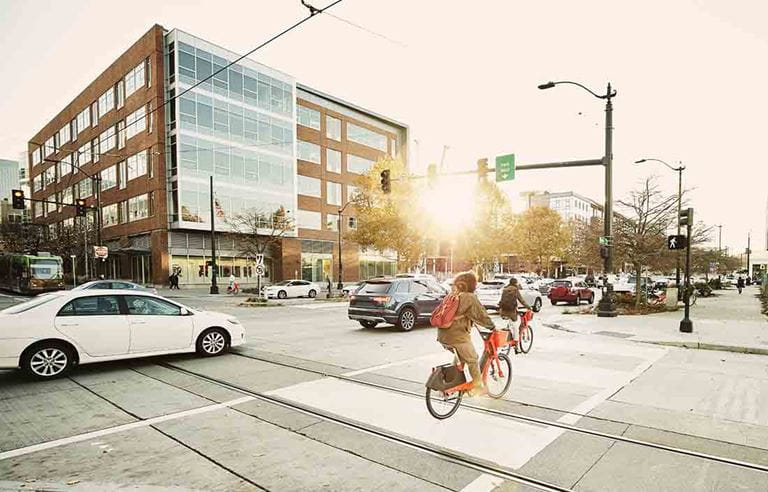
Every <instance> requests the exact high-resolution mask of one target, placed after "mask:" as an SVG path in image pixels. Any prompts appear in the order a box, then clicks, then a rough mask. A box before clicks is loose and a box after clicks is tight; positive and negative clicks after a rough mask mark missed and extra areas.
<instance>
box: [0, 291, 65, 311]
mask: <svg viewBox="0 0 768 492" xmlns="http://www.w3.org/2000/svg"><path fill="white" fill-rule="evenodd" d="M56 297H57V296H52V295H43V296H38V297H33V298H32V299H30V300H28V301H25V302H22V303H21V304H16V305H15V306H11V307H9V308H5V309H3V310H2V311H0V313H2V314H19V313H23V312H24V311H29V310H30V309H34V308H36V307H38V306H41V305H43V304H45V303H47V302H51V301H52V300H54V299H56Z"/></svg>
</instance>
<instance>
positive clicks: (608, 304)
mask: <svg viewBox="0 0 768 492" xmlns="http://www.w3.org/2000/svg"><path fill="white" fill-rule="evenodd" d="M618 315H619V313H618V312H617V311H616V302H615V301H614V299H613V285H610V284H609V285H608V286H606V290H605V294H603V297H602V299H600V302H598V303H597V317H598V318H615V317H617V316H618Z"/></svg>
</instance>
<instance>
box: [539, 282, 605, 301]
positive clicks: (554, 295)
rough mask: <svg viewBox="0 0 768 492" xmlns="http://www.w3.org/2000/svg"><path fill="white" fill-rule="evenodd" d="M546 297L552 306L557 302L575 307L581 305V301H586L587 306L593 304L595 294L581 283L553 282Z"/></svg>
mask: <svg viewBox="0 0 768 492" xmlns="http://www.w3.org/2000/svg"><path fill="white" fill-rule="evenodd" d="M547 297H549V300H550V301H552V305H553V306H554V305H555V304H557V303H558V302H567V303H569V304H576V305H578V304H581V301H587V302H588V303H589V304H592V303H593V302H595V293H594V292H592V289H590V288H589V287H587V284H586V283H584V282H583V281H571V280H555V281H554V282H553V283H552V288H550V289H549V294H547Z"/></svg>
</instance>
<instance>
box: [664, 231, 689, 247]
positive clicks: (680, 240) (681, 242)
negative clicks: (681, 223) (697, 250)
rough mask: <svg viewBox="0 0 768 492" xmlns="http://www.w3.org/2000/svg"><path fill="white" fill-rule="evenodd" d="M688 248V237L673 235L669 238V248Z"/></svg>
mask: <svg viewBox="0 0 768 492" xmlns="http://www.w3.org/2000/svg"><path fill="white" fill-rule="evenodd" d="M687 247H688V237H686V236H683V235H682V234H680V235H677V234H675V235H672V236H668V237H667V248H669V249H685V248H687Z"/></svg>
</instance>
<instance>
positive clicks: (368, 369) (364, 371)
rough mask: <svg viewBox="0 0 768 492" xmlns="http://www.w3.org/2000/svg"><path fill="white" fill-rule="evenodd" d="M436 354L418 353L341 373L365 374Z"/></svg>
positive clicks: (347, 375)
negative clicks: (398, 359)
mask: <svg viewBox="0 0 768 492" xmlns="http://www.w3.org/2000/svg"><path fill="white" fill-rule="evenodd" d="M436 356H437V354H435V353H429V354H424V355H418V356H416V357H412V358H410V359H405V360H400V361H397V362H390V363H388V364H381V365H378V366H371V367H366V368H364V369H359V370H357V371H350V372H347V373H344V374H342V376H345V377H352V376H358V375H360V374H365V373H367V372H373V371H379V370H381V369H389V368H390V367H395V366H401V365H403V364H408V363H409V362H416V361H418V360H423V359H430V358H432V357H436Z"/></svg>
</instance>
